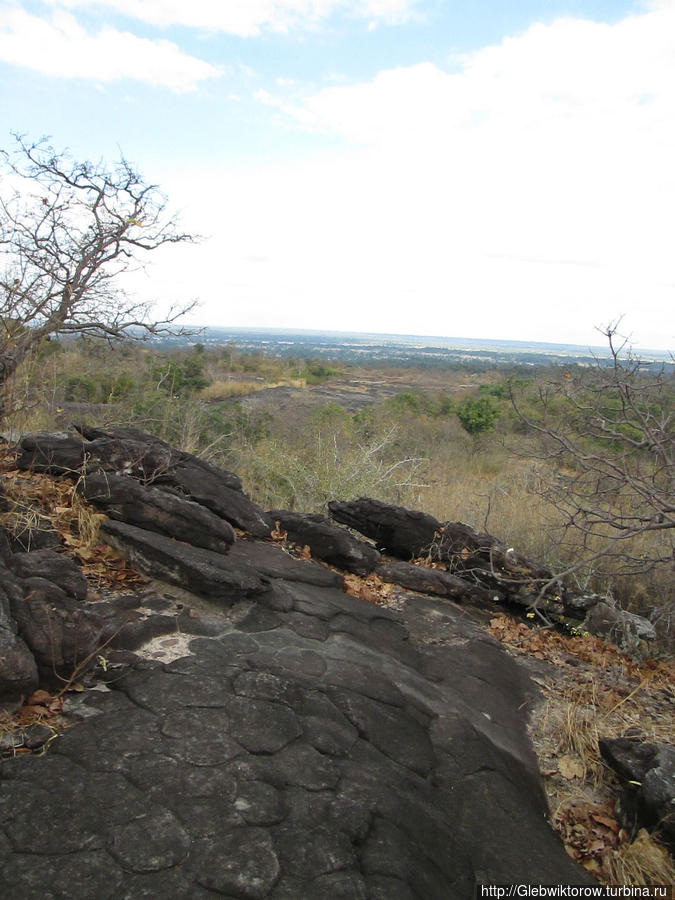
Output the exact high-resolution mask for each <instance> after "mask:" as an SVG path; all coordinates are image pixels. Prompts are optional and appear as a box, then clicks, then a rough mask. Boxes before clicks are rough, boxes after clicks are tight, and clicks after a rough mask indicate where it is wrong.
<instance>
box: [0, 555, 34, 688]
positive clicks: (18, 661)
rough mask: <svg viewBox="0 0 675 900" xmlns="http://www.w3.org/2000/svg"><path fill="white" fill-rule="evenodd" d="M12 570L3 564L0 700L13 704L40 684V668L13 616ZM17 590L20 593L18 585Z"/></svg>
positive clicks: (0, 582)
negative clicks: (20, 634)
mask: <svg viewBox="0 0 675 900" xmlns="http://www.w3.org/2000/svg"><path fill="white" fill-rule="evenodd" d="M13 581H14V579H13V578H12V576H11V574H10V572H9V571H8V570H7V569H5V568H4V566H0V703H11V702H12V701H15V700H18V699H19V698H20V697H21V696H24V697H26V696H28V695H29V694H30V693H32V691H33V690H35V688H36V687H37V684H38V671H37V665H36V663H35V658H34V657H33V654H32V653H31V652H30V650H29V649H28V647H27V645H26V642H25V641H24V640H23V639H22V638H21V637H19V635H18V625H17V623H16V620H15V619H14V617H13V616H12V612H11V600H10V597H9V595H8V593H7V591H8V589H9V590H10V592H11V591H12V585H11V582H13ZM13 587H14V592H15V593H17V592H18V593H19V594H20V589H19V587H18V585H16V584H14V585H13Z"/></svg>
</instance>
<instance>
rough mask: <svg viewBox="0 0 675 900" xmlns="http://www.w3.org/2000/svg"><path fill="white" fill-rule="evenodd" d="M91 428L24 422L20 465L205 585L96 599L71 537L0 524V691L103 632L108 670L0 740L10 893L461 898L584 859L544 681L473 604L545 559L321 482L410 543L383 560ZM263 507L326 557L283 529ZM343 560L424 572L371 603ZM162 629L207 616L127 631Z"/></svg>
mask: <svg viewBox="0 0 675 900" xmlns="http://www.w3.org/2000/svg"><path fill="white" fill-rule="evenodd" d="M80 431H81V433H82V435H83V439H81V438H79V437H78V438H67V437H58V438H57V437H53V436H37V437H31V438H25V439H24V440H23V441H22V445H21V446H22V455H21V459H20V464H21V465H22V466H24V467H31V466H32V467H34V468H37V469H39V470H41V471H48V472H51V473H56V474H64V475H67V476H69V477H73V478H76V479H78V480H79V481H80V484H81V491H82V493H83V494H84V496H86V497H89V498H90V499H91V500H92V501H94V502H95V503H97V504H98V505H99V507H100V508H102V509H104V510H105V511H107V512H108V513H109V514H110V516H111V518H109V519H107V520H106V521H105V522H104V523H103V524H102V526H101V535H102V537H104V539H105V540H107V541H108V542H109V543H111V544H112V545H113V546H115V547H116V548H117V549H118V550H120V551H121V552H122V553H124V554H125V555H126V556H128V558H129V559H130V560H131V561H132V563H133V564H134V565H136V566H137V567H138V568H139V569H140V570H141V571H143V572H146V573H148V574H149V575H151V576H153V577H156V578H157V577H158V578H161V579H162V581H163V582H169V583H170V584H172V585H176V586H178V589H180V590H184V589H187V590H189V591H190V592H191V594H190V595H189V596H192V597H196V595H201V597H202V598H204V597H206V598H208V601H209V602H208V609H205V608H204V603H205V601H204V600H203V599H200V600H199V603H201V604H202V607H201V608H200V610H201V611H200V610H197V609H196V608H192V607H190V608H186V607H185V606H184V604H182V603H177V601H175V599H174V600H172V599H171V597H172V595H171V593H170V592H167V593H166V594H165V596H164V598H162V597H157V598H155V600H154V601H153V600H150V599H147V598H145V599H143V598H134V597H131V599H129V598H128V597H126V596H125V595H123V594H119V595H117V596H115V597H112V598H108V599H105V598H103V599H96V598H91V597H88V596H87V585H86V582H85V581H84V579H83V578H82V576H81V574H80V572H79V571H78V569H77V567H76V566H75V565H74V564H73V563H71V562H69V561H68V560H66V559H65V558H64V557H62V556H59V555H58V554H53V553H50V552H49V551H40V552H38V553H23V554H12V553H11V548H8V547H4V549H3V548H0V551H1V552H2V556H3V559H4V567H3V568H2V569H1V570H0V577H1V576H2V575H3V573H5V577H4V579H3V580H2V581H1V582H0V584H1V585H2V589H1V590H0V654H2V653H4V654H5V659H6V660H10V664H11V666H13V667H14V669H12V670H10V671H9V673H8V672H7V667H6V666H5V669H4V671H3V666H2V660H0V691H3V690H4V691H6V692H7V693H12V692H14V693H15V694H16V693H18V692H21V691H27V690H30V689H31V688H32V687H33V686H34V684H35V679H36V664H37V665H39V666H40V668H41V669H42V670H43V672H47V671H49V670H54V671H55V672H57V673H59V672H61V673H63V674H66V675H67V674H69V671H70V673H72V671H73V670H77V671H79V670H80V668H81V667H82V664H83V661H85V660H87V659H89V660H91V661H92V662H93V661H95V660H96V659H97V654H98V648H101V647H104V648H106V649H105V652H106V654H108V657H107V660H106V664H105V665H104V666H103V667H102V668H101V670H100V671H98V678H99V683H98V685H97V686H98V687H99V688H100V687H105V685H106V684H107V686H108V688H109V690H92V691H89V692H85V693H84V694H83V695H80V701H79V705H78V707H77V711H76V713H73V715H77V717H79V719H80V721H79V724H76V725H74V726H73V727H72V728H70V729H69V730H68V731H66V732H65V733H64V734H63V735H61V736H60V737H59V738H58V739H57V740H55V741H53V742H52V744H51V747H50V751H49V753H47V754H46V755H44V756H40V757H37V756H35V757H30V758H25V757H24V758H17V759H7V760H5V761H4V762H2V763H1V764H0V782H1V784H0V896H8V897H21V898H22V900H30V898H34V897H35V898H37V897H39V898H40V900H43V898H47V900H48V898H64V897H68V898H69V900H89V898H93V897H95V898H97V900H98V898H115V900H136V898H141V897H149V898H156V897H162V898H164V897H166V898H171V900H180V898H185V900H193V898H200V897H204V898H207V897H212V896H214V894H215V895H220V896H225V897H230V898H243V900H267V898H270V900H300V898H312V900H321V898H325V900H339V898H349V900H352V898H354V900H358V898H364V900H365V898H373V900H385V898H386V900H399V898H400V900H403V898H421V900H453V898H456V900H465V898H467V897H471V896H473V892H474V886H475V884H476V883H477V882H483V883H499V882H523V881H530V882H535V883H537V882H543V883H554V884H557V883H568V882H571V883H586V882H588V876H587V875H586V874H585V873H584V872H583V871H582V870H581V869H579V868H578V867H577V866H576V864H574V863H573V862H572V861H571V860H570V858H569V857H568V856H567V854H566V853H565V851H564V849H563V847H562V845H561V844H560V842H559V841H558V839H557V838H556V836H555V835H554V833H553V831H552V830H551V828H550V826H549V824H548V822H547V807H546V801H545V797H544V793H543V790H542V787H541V784H540V780H539V776H538V772H537V765H536V759H535V757H534V754H533V751H532V749H531V746H530V744H529V740H528V738H527V733H526V727H525V725H526V716H527V708H528V703H529V702H530V701H531V700H532V699H533V692H532V686H531V684H530V683H529V681H528V679H527V678H526V676H525V675H524V674H523V671H522V670H521V669H520V668H519V667H518V665H517V664H516V663H515V662H514V661H513V660H512V659H511V658H510V657H508V656H507V655H506V653H505V652H504V651H503V650H502V648H501V647H500V646H499V645H498V644H497V643H496V641H494V640H492V639H491V638H489V637H488V636H487V635H486V634H485V633H484V632H483V631H482V630H481V629H480V628H479V626H478V625H476V624H474V623H473V622H472V620H471V618H470V615H468V614H467V604H470V603H472V602H476V601H478V602H479V603H482V604H485V603H487V604H490V603H492V602H494V599H495V598H499V599H501V598H502V597H507V598H508V599H513V598H514V597H519V598H520V599H521V601H522V599H523V591H527V590H530V589H531V588H530V586H529V582H534V583H538V582H540V581H541V579H546V578H547V577H548V573H546V571H545V570H542V569H540V568H538V567H536V566H534V565H533V564H531V563H529V562H528V561H527V560H524V558H522V557H519V556H518V555H517V554H515V553H514V552H513V551H512V550H509V549H507V548H504V547H503V546H502V545H501V544H500V543H499V542H498V541H497V540H496V539H494V538H492V537H491V536H490V535H480V534H477V533H476V532H473V531H472V530H471V529H469V528H468V527H467V526H463V525H461V523H445V524H441V523H438V522H437V521H436V520H435V519H433V517H431V516H427V515H425V514H424V513H418V512H414V511H410V510H405V509H403V508H401V507H388V506H386V505H384V504H380V503H377V502H376V501H372V500H360V501H355V502H354V503H339V504H338V503H336V504H332V505H331V509H332V514H333V516H334V517H335V518H336V519H338V520H339V521H341V522H343V523H344V524H347V525H349V526H351V527H355V528H357V529H358V530H360V531H361V532H362V533H363V534H365V535H366V536H367V537H369V538H371V539H372V540H374V541H375V543H376V545H377V548H379V549H381V550H383V551H386V552H388V553H391V554H393V555H395V556H399V557H403V560H399V561H396V560H390V559H389V560H387V559H380V554H379V550H378V549H376V548H374V547H373V546H372V545H371V544H369V543H367V542H365V541H362V540H359V539H356V538H354V537H353V536H352V535H350V534H349V532H347V531H346V530H344V529H341V528H340V527H338V526H336V525H334V524H332V523H331V522H329V521H328V520H326V519H324V518H323V517H320V516H299V515H297V514H294V513H289V512H287V511H279V510H277V511H274V512H273V513H272V515H267V514H265V513H263V512H262V510H260V509H259V508H258V507H257V506H256V505H255V504H253V503H252V502H251V501H250V500H249V499H248V498H247V497H246V496H245V495H244V494H243V492H242V490H241V483H240V482H239V480H238V478H237V477H236V476H235V475H232V474H231V473H224V472H220V471H219V470H217V469H215V468H214V467H212V466H209V465H208V464H205V463H203V462H201V461H200V460H198V459H196V458H195V457H192V456H190V455H189V454H184V453H178V452H176V451H174V450H172V448H170V447H169V446H168V445H166V444H164V443H163V442H161V441H157V440H156V439H154V438H151V437H149V436H148V435H145V434H143V433H142V432H139V431H136V430H134V429H120V430H116V431H114V432H107V431H102V430H100V429H91V428H81V429H80ZM275 521H278V522H279V524H280V526H281V527H282V528H283V529H285V530H286V531H287V532H288V536H289V538H290V539H291V541H293V542H294V543H295V544H296V545H299V546H300V547H304V546H308V547H310V548H311V551H312V554H313V556H314V557H315V559H314V560H312V559H306V558H304V557H305V556H306V555H307V554H306V553H301V554H300V557H298V554H297V548H296V549H294V548H293V546H292V545H289V544H288V543H284V542H283V541H282V540H281V539H280V535H279V534H278V533H276V532H275V534H274V542H273V541H272V540H270V537H271V535H270V530H271V528H272V527H273V526H274V523H275ZM228 523H229V524H228ZM232 526H234V527H236V528H238V529H240V530H241V531H244V532H246V533H245V534H244V535H241V534H239V535H236V536H235V533H234V531H233V528H232ZM266 538H267V540H265V539H266ZM420 555H423V556H425V557H427V561H428V562H431V563H434V562H435V564H436V565H437V566H439V567H440V568H429V567H427V566H416V565H411V564H410V563H409V560H410V559H411V558H416V557H419V556H420ZM316 559H320V560H322V561H323V562H322V563H319V562H317V561H316ZM329 565H330V566H332V567H338V568H340V569H343V570H347V571H348V572H350V573H357V574H359V573H362V574H368V573H370V572H372V571H373V570H374V569H375V570H376V572H377V574H378V575H379V576H380V578H382V579H384V580H388V581H390V582H391V583H394V584H398V585H401V586H403V587H404V588H406V589H414V591H415V593H410V594H408V593H406V592H405V591H404V590H400V589H397V593H396V598H395V599H396V604H395V605H396V611H392V610H387V609H383V608H382V607H380V606H376V605H372V604H368V603H365V602H363V601H361V600H357V599H355V598H353V597H352V596H349V595H348V594H346V593H344V592H343V590H342V588H343V586H344V585H343V576H342V574H340V573H339V572H336V571H334V569H333V568H329V567H328V566H329ZM353 577H354V576H353V574H351V575H349V578H351V579H353ZM171 590H176V588H172V589H171ZM430 594H432V595H434V596H429V595H430ZM454 600H458V601H460V602H461V603H463V604H464V607H463V608H460V607H459V606H456V605H455V604H454V603H453V602H452V601H454ZM578 606H579V615H580V616H583V615H585V613H586V610H587V604H586V603H585V602H580V603H579V605H578ZM550 608H551V607H550V606H549V609H550ZM167 634H173V635H175V637H174V638H173V639H171V640H170V641H169V643H171V642H173V643H176V642H177V640H178V637H177V636H178V635H180V636H181V638H183V637H184V635H186V634H189V635H194V636H195V637H194V638H193V639H192V640H191V642H190V644H189V648H188V649H187V650H186V651H185V653H186V655H183V656H182V657H181V658H177V659H175V660H174V661H173V662H170V663H166V664H162V663H159V662H157V661H153V660H148V659H144V658H143V657H142V655H136V654H134V653H131V652H130V651H132V650H134V649H138V648H139V647H142V645H143V642H144V641H148V640H149V639H151V638H154V637H156V636H158V635H167ZM112 648H116V649H112ZM3 677H4V679H5V681H4V682H3V681H2V678H3ZM44 739H45V738H44V736H43V737H42V738H40V736H39V735H31V736H30V737H29V738H27V739H26V740H25V742H24V744H23V747H24V749H26V748H30V746H37V745H38V743H39V741H40V740H42V741H44ZM29 741H32V742H33V743H32V744H30V743H29Z"/></svg>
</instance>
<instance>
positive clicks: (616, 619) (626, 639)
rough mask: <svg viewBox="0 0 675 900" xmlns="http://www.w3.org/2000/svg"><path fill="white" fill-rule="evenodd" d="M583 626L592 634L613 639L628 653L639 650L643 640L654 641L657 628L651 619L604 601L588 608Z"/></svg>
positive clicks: (609, 639) (612, 640) (605, 638)
mask: <svg viewBox="0 0 675 900" xmlns="http://www.w3.org/2000/svg"><path fill="white" fill-rule="evenodd" d="M584 612H586V611H585V610H584ZM582 627H583V628H584V630H585V631H588V632H590V633H591V634H595V635H597V636H598V637H601V638H603V639H604V640H608V641H611V642H612V643H614V644H616V645H617V647H619V648H620V649H621V650H623V651H624V652H626V653H635V652H638V651H639V650H640V642H641V641H653V640H655V638H656V629H655V628H654V626H653V624H652V623H651V622H650V621H649V619H645V618H644V617H643V616H637V615H635V613H629V612H626V611H625V610H623V609H619V608H618V607H616V606H612V605H610V604H609V603H606V602H604V601H601V602H597V603H595V604H593V605H592V606H591V607H590V608H589V609H588V611H587V614H586V618H585V619H584V622H583V626H582Z"/></svg>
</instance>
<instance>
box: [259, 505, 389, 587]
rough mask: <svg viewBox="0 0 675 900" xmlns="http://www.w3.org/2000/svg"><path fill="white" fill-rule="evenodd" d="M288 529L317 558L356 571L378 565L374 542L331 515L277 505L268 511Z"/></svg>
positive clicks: (363, 573)
mask: <svg viewBox="0 0 675 900" xmlns="http://www.w3.org/2000/svg"><path fill="white" fill-rule="evenodd" d="M267 515H268V517H269V518H270V519H271V520H272V521H273V522H278V523H279V526H280V527H281V528H282V529H283V530H284V531H286V532H287V534H288V538H289V540H291V541H293V542H294V543H296V544H298V545H299V546H307V547H309V549H310V550H311V552H312V556H313V557H315V558H316V559H322V560H324V561H325V562H327V563H329V564H330V565H331V566H337V567H338V568H339V569H344V570H345V571H346V572H353V573H354V574H355V575H367V574H368V573H369V572H372V571H373V569H374V568H375V566H376V565H377V563H378V561H379V559H380V554H379V553H378V551H377V550H376V549H375V547H373V545H372V544H369V543H367V542H366V541H362V540H359V539H358V538H355V537H354V536H353V535H351V534H350V533H349V532H348V531H346V530H345V529H344V528H339V527H338V526H336V525H334V524H333V523H332V522H331V521H330V519H327V518H326V517H325V516H321V515H318V514H307V513H296V512H290V511H289V510H287V509H273V510H271V511H270V512H268V513H267Z"/></svg>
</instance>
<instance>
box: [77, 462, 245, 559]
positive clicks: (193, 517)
mask: <svg viewBox="0 0 675 900" xmlns="http://www.w3.org/2000/svg"><path fill="white" fill-rule="evenodd" d="M77 489H78V491H79V492H80V493H81V494H82V495H83V496H84V497H86V499H87V500H89V501H90V502H91V503H93V504H94V505H95V506H98V507H99V508H100V509H101V510H103V511H104V512H105V513H106V514H107V515H109V516H110V518H111V519H118V520H119V521H121V522H127V523H128V524H130V525H138V526H139V527H140V528H147V529H149V530H150V531H157V532H159V533H160V534H166V535H168V536H169V537H173V538H176V540H179V541H186V542H187V543H189V544H193V545H194V546H195V547H205V548H206V549H207V550H215V551H217V552H219V553H227V551H228V550H229V548H230V544H232V543H234V529H233V528H232V526H231V525H230V523H229V522H226V521H225V520H224V519H221V518H220V517H219V516H216V515H215V514H214V513H212V512H210V511H209V510H208V509H205V508H204V507H203V506H201V505H200V504H199V503H195V502H194V501H192V500H185V499H184V498H183V497H179V496H178V495H176V494H171V493H169V492H168V491H162V490H159V489H158V488H155V487H152V486H150V485H142V484H141V483H140V482H138V481H136V479H134V478H131V477H130V476H128V475H112V474H103V473H101V474H98V475H97V474H93V475H87V476H86V477H85V478H82V479H81V480H80V481H79V482H78V485H77Z"/></svg>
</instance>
